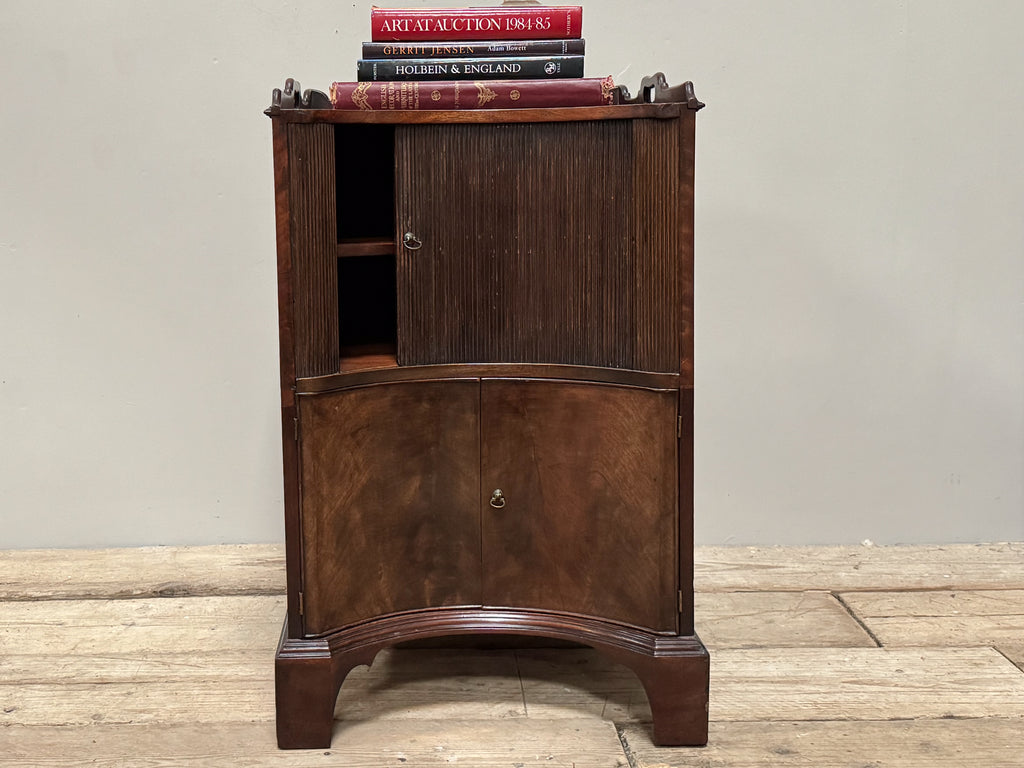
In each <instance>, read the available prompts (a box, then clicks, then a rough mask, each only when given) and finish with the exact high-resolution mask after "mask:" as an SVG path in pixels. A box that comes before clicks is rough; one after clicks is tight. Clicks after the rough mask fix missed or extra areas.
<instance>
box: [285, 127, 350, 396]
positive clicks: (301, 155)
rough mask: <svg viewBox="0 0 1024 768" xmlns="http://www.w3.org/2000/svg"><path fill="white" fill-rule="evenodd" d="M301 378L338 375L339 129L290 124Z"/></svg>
mask: <svg viewBox="0 0 1024 768" xmlns="http://www.w3.org/2000/svg"><path fill="white" fill-rule="evenodd" d="M288 144H289V153H290V154H289V162H290V174H291V176H290V182H289V194H290V198H291V199H290V204H291V215H292V227H291V232H292V269H293V280H294V283H293V285H294V322H295V374H296V376H300V377H303V376H322V375H325V374H330V373H336V372H337V371H338V345H339V342H338V271H337V247H338V246H337V244H338V236H337V223H336V216H337V209H336V204H335V200H336V197H335V195H336V187H335V169H334V126H332V125H324V124H316V125H299V124H294V123H293V124H291V125H289V126H288Z"/></svg>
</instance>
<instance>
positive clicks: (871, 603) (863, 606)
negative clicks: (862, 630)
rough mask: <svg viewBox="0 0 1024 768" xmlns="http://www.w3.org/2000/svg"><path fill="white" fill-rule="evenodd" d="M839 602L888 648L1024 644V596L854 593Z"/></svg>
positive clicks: (1013, 593) (947, 592)
mask: <svg viewBox="0 0 1024 768" xmlns="http://www.w3.org/2000/svg"><path fill="white" fill-rule="evenodd" d="M841 597H842V600H843V602H844V603H845V604H846V606H847V607H848V608H849V609H850V610H851V611H852V612H853V614H854V615H855V616H857V617H858V618H859V619H860V620H861V621H862V622H863V623H864V624H865V626H867V627H868V628H869V629H870V630H871V632H872V633H873V634H874V635H875V637H877V638H878V640H879V642H880V643H882V644H883V645H885V646H919V645H925V646H960V645H962V644H963V642H964V638H967V637H969V638H971V639H972V641H973V642H977V643H985V644H987V645H992V646H995V647H996V648H999V649H1000V650H1004V647H1012V646H1013V645H1014V644H1016V643H1020V642H1022V641H1024V590H1019V589H1007V590H998V591H996V590H991V591H976V592H961V591H959V590H956V591H953V590H940V591H934V592H851V593H844V594H842V595H841ZM1008 655H1010V654H1008ZM1010 656H1011V658H1013V656H1012V655H1010Z"/></svg>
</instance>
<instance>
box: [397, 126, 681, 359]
mask: <svg viewBox="0 0 1024 768" xmlns="http://www.w3.org/2000/svg"><path fill="white" fill-rule="evenodd" d="M635 122H651V123H662V122H664V123H665V124H666V125H665V126H664V128H665V129H664V130H663V129H661V127H659V126H652V127H650V128H647V127H635V125H634V123H635ZM674 128H675V122H674V121H629V120H614V121H597V122H586V123H584V122H579V123H538V124H530V125H522V124H504V125H501V124H499V125H431V126H400V127H399V128H398V129H397V131H396V140H395V152H396V169H397V175H396V198H397V201H396V202H397V214H396V215H397V226H398V232H399V233H400V237H401V233H404V232H407V231H408V232H412V233H414V234H415V235H416V237H417V239H419V240H421V241H422V243H423V247H422V248H421V249H419V250H416V251H410V250H406V249H404V248H403V249H402V251H403V252H402V253H401V254H400V256H399V267H398V274H399V278H398V280H399V287H398V291H399V309H398V359H399V363H400V364H403V365H411V364H429V363H458V362H479V363H486V362H523V363H567V364H575V365H595V366H604V367H615V368H631V369H637V370H651V371H668V372H671V371H676V370H678V367H679V360H678V352H679V344H678V336H679V328H678V319H679V312H678V307H677V306H676V303H677V302H678V290H677V288H676V287H675V283H676V279H675V276H676V275H677V274H678V273H677V269H678V254H677V253H676V252H675V250H674V249H675V248H677V247H678V246H679V243H678V242H677V240H678V238H676V237H673V232H674V231H675V230H674V229H673V227H674V222H675V221H676V219H677V217H678V215H679V207H678V194H677V190H676V185H677V181H678V180H677V179H673V178H672V176H671V172H672V171H673V170H674V169H676V168H677V167H678V161H677V158H678V147H677V145H676V144H674V143H673V138H674V139H675V141H676V142H678V135H679V134H678V130H673V129H674ZM647 141H653V142H654V146H652V147H650V148H648V147H646V146H644V145H645V142H647ZM638 145H639V146H638ZM666 153H667V154H666ZM673 158H676V159H675V160H674V159H673ZM665 169H668V170H665ZM651 230H657V231H656V232H652V231H651Z"/></svg>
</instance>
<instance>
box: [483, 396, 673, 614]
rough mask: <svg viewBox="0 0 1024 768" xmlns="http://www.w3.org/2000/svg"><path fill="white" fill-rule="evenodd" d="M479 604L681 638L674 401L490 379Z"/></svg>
mask: <svg viewBox="0 0 1024 768" xmlns="http://www.w3.org/2000/svg"><path fill="white" fill-rule="evenodd" d="M481 393H482V394H481V403H482V405H481V414H482V420H483V429H482V431H483V435H484V438H483V458H482V469H481V472H482V496H484V497H488V496H489V494H490V493H491V491H492V490H493V489H496V488H500V489H502V491H503V492H504V495H505V498H506V500H507V501H506V506H505V507H504V508H503V509H494V508H492V507H491V505H490V503H489V501H488V499H487V498H482V499H481V508H482V510H483V513H482V515H483V522H482V535H483V557H484V562H485V563H486V568H485V569H484V588H483V596H484V602H485V604H487V605H494V606H524V607H530V608H540V609H549V610H555V611H569V612H574V613H583V614H590V615H593V616H600V617H604V618H607V619H612V620H617V621H622V622H625V623H628V624H633V625H636V626H640V627H646V628H648V629H651V630H656V631H664V632H675V631H676V629H677V607H676V570H675V569H676V562H677V561H676V552H675V547H676V535H675V532H676V498H675V486H674V483H673V482H672V479H673V478H674V476H675V461H676V435H675V412H676V401H675V395H676V393H675V391H672V390H668V391H657V390H641V389H631V388H625V387H612V386H600V385H578V384H572V383H566V382H541V381H521V380H520V381H516V380H485V381H483V383H482V385H481Z"/></svg>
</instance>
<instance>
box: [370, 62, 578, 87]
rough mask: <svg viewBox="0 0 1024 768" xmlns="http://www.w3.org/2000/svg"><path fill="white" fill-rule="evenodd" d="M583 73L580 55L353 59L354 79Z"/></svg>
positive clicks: (504, 77) (493, 77)
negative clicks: (354, 62) (354, 60)
mask: <svg viewBox="0 0 1024 768" xmlns="http://www.w3.org/2000/svg"><path fill="white" fill-rule="evenodd" d="M560 77H583V57H582V56H547V57H545V56H518V57H514V58H509V57H497V58H478V59H476V58H474V59H366V60H362V61H358V62H356V79H357V80H360V81H373V82H376V81H378V80H465V79H467V78H472V79H474V80H519V79H521V78H560Z"/></svg>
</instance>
